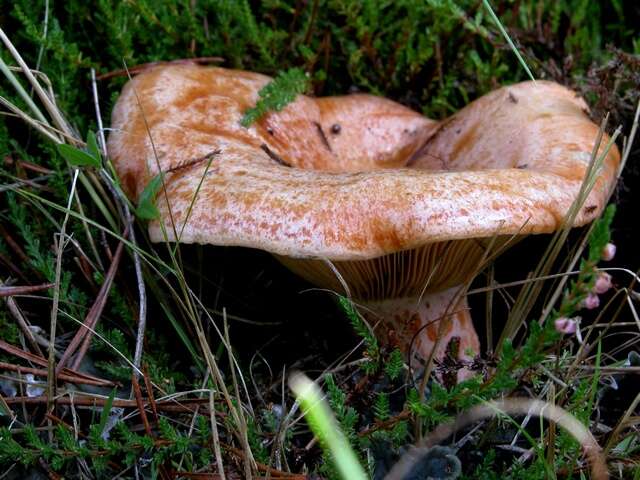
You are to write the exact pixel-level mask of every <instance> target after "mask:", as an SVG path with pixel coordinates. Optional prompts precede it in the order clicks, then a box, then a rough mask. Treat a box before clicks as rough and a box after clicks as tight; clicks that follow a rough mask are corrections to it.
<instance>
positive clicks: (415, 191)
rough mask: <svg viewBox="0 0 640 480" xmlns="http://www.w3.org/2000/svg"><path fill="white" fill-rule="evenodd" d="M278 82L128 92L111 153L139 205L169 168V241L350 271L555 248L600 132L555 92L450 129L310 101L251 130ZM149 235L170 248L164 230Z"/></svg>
mask: <svg viewBox="0 0 640 480" xmlns="http://www.w3.org/2000/svg"><path fill="white" fill-rule="evenodd" d="M267 82H268V77H265V76H263V75H259V74H254V73H248V72H241V71H235V70H226V69H221V68H208V67H200V66H191V65H186V66H185V65H180V66H168V67H160V68H157V69H153V70H151V71H149V72H146V73H143V74H141V75H139V76H137V77H135V78H134V79H133V80H132V81H131V82H129V83H128V84H127V85H126V86H125V88H124V91H123V94H122V95H121V97H120V99H119V100H118V102H117V104H116V107H115V109H114V112H113V122H112V127H113V129H114V131H113V133H112V134H111V135H110V137H109V142H108V143H109V145H108V146H109V153H110V155H111V158H112V160H113V162H114V165H115V167H116V169H117V171H118V173H119V175H120V177H121V179H122V183H123V185H124V187H125V189H126V190H127V192H128V193H129V194H130V195H131V196H133V197H136V196H137V195H139V194H140V192H141V191H142V190H143V189H144V187H145V185H146V184H147V183H148V182H149V180H150V179H151V178H152V177H153V175H155V174H156V173H158V166H160V168H161V169H162V170H163V171H165V172H167V174H166V176H165V182H166V188H167V198H164V194H163V193H161V194H160V195H159V196H158V199H157V205H158V208H159V210H160V213H161V217H160V218H161V221H164V222H165V223H166V225H167V233H168V236H169V240H170V241H174V240H175V238H173V230H172V229H171V228H169V227H170V225H171V222H170V221H169V220H170V216H172V217H173V220H174V222H175V225H176V230H177V231H178V232H180V231H182V232H183V233H182V236H181V237H180V241H181V242H183V243H207V244H215V245H237V246H245V247H252V248H258V249H262V250H266V251H269V252H272V253H275V254H278V255H282V256H288V257H297V258H319V259H323V258H326V259H330V260H335V261H344V260H364V259H372V258H376V257H380V256H383V255H387V254H391V253H395V252H398V251H402V250H409V249H415V248H417V247H420V246H423V245H425V244H430V243H435V242H441V241H451V240H460V239H470V238H486V237H492V236H494V235H515V234H530V233H548V232H552V231H554V230H556V229H557V228H558V227H559V226H560V224H561V222H562V219H563V217H564V216H565V214H566V212H567V210H568V209H569V207H570V206H571V204H572V202H573V201H574V199H575V198H576V195H577V193H578V191H579V189H580V185H581V182H582V179H583V177H584V174H585V171H586V168H587V166H588V163H589V158H590V155H591V151H592V149H593V146H594V142H595V138H596V135H597V132H598V127H597V126H596V125H595V124H594V123H593V122H591V120H590V119H589V117H588V116H587V113H586V105H585V103H584V101H583V100H582V99H580V98H579V97H577V96H576V94H575V93H573V92H572V91H570V90H568V89H566V88H564V87H561V86H559V85H556V84H553V83H549V82H543V81H538V82H537V83H536V84H534V83H532V82H525V83H521V84H517V85H512V86H509V87H504V88H501V89H499V90H497V91H495V92H492V93H490V94H488V95H486V96H484V97H482V98H480V99H479V100H476V101H475V102H472V103H471V104H470V105H469V106H467V107H466V108H464V109H462V110H461V111H459V112H458V113H456V114H454V115H453V116H452V117H449V118H448V119H446V120H444V121H442V122H433V121H431V120H428V119H426V118H424V117H423V116H421V115H419V114H417V113H415V112H413V111H411V110H409V109H407V108H405V107H402V106H400V105H397V104H395V103H393V102H390V101H388V100H385V99H381V98H378V97H373V96H369V95H355V96H345V97H330V98H324V99H317V100H316V99H313V98H310V97H305V96H299V97H298V99H297V100H296V101H295V102H293V103H291V104H289V105H288V106H287V107H285V109H284V110H283V111H281V112H277V113H276V112H272V113H268V114H267V115H265V116H264V117H263V118H262V119H260V120H259V121H258V122H256V123H255V124H254V125H252V126H250V127H249V128H248V129H247V128H244V127H242V126H241V125H240V119H241V118H242V115H243V112H244V111H245V110H246V109H247V108H249V107H250V106H252V105H253V104H255V102H256V101H257V99H258V91H259V89H260V88H261V87H263V86H264V85H265V84H266V83H267ZM334 125H339V131H337V132H336V133H334V131H335V130H338V128H333V126H334ZM147 126H148V129H147ZM212 152H217V153H216V154H213V155H211V154H212ZM358 152H361V153H360V154H358ZM199 159H206V161H198V160H199ZM209 162H210V164H209ZM618 162H619V154H618V152H617V150H616V148H615V147H614V148H613V149H612V150H611V151H610V153H609V155H608V157H607V158H606V160H605V163H604V169H603V172H602V173H601V175H600V177H599V178H598V181H597V182H596V185H595V187H594V189H593V191H592V192H591V194H590V196H589V198H588V199H587V202H586V203H585V207H584V208H583V209H582V210H581V211H580V212H579V214H578V216H577V218H576V222H575V224H576V225H582V224H585V223H587V222H589V221H591V220H592V219H593V218H595V217H596V216H597V215H598V214H599V213H600V211H601V209H602V207H603V203H604V201H605V199H606V197H607V193H608V190H609V187H610V184H611V182H612V181H613V179H614V178H615V170H616V168H617V165H618ZM205 170H206V171H207V172H206V178H204V181H202V177H203V175H204V174H205ZM201 181H202V183H201ZM200 184H201V187H200V189H199V191H198V193H197V195H196V191H197V190H198V185H200ZM194 197H195V200H194ZM192 203H193V205H192ZM594 207H595V208H594ZM189 211H190V213H189V215H187V213H188V212H189ZM187 217H188V218H187ZM185 223H186V225H185ZM149 232H150V235H151V239H152V240H154V241H162V240H163V237H162V233H161V229H160V225H159V223H158V221H155V222H151V224H150V226H149Z"/></svg>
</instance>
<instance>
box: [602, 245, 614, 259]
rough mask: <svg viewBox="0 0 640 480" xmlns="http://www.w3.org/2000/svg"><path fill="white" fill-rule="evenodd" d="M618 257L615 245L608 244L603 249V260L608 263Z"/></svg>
mask: <svg viewBox="0 0 640 480" xmlns="http://www.w3.org/2000/svg"><path fill="white" fill-rule="evenodd" d="M615 256H616V246H615V245H614V244H613V243H607V244H606V245H605V246H604V248H603V249H602V260H604V261H605V262H608V261H609V260H613V257H615Z"/></svg>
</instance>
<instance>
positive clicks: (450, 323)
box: [365, 286, 480, 382]
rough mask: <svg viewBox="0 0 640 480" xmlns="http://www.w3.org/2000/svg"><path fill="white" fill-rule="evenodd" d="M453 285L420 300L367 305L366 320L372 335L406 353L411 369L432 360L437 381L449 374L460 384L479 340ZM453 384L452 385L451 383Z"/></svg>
mask: <svg viewBox="0 0 640 480" xmlns="http://www.w3.org/2000/svg"><path fill="white" fill-rule="evenodd" d="M462 291H463V290H462V288H461V287H460V286H456V287H453V288H449V289H448V290H444V291H441V292H434V293H427V294H424V295H423V296H422V297H420V298H418V297H404V298H393V299H385V300H381V301H374V302H367V303H366V307H367V312H366V313H365V315H366V317H367V319H368V320H369V321H370V322H371V323H372V325H376V323H377V327H376V333H377V334H378V336H379V337H381V338H383V339H384V340H386V341H387V342H389V343H390V344H391V345H395V346H397V347H398V348H400V349H401V350H402V351H403V352H404V353H406V354H409V358H410V359H411V366H412V367H419V366H420V365H421V364H422V363H424V362H425V361H427V360H428V359H429V356H430V355H431V352H432V351H434V348H435V353H434V358H435V360H436V362H437V363H438V364H439V366H440V368H439V371H440V374H441V375H439V376H440V377H441V378H443V379H444V378H445V377H448V376H450V375H453V376H454V378H455V379H456V380H455V381H462V380H464V379H465V378H468V377H469V376H470V374H471V370H470V369H469V366H470V364H471V362H472V361H473V358H474V357H475V356H476V355H477V354H478V353H479V352H480V341H479V340H478V335H477V333H476V331H475V329H474V327H473V322H472V321H471V314H470V313H469V305H468V304H467V297H466V295H461V292H462ZM455 381H454V382H455Z"/></svg>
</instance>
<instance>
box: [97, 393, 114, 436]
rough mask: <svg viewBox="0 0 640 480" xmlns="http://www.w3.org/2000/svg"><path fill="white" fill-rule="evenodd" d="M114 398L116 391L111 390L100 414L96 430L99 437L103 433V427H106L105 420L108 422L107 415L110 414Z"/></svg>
mask: <svg viewBox="0 0 640 480" xmlns="http://www.w3.org/2000/svg"><path fill="white" fill-rule="evenodd" d="M115 397H116V389H115V388H114V389H113V390H111V393H110V394H109V398H107V401H106V402H104V407H103V408H102V412H100V424H99V426H98V430H99V431H100V435H102V433H103V432H104V427H106V426H107V420H109V414H110V413H111V406H112V405H113V399H114V398H115Z"/></svg>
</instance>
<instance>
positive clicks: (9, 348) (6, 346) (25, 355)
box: [0, 340, 114, 386]
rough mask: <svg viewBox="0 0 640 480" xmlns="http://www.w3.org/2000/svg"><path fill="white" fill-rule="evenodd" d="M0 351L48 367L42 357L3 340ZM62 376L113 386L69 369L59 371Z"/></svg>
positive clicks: (0, 342)
mask: <svg viewBox="0 0 640 480" xmlns="http://www.w3.org/2000/svg"><path fill="white" fill-rule="evenodd" d="M0 350H2V351H4V352H6V353H9V354H11V355H13V356H16V357H18V358H21V359H23V360H26V361H28V362H31V363H35V364H36V365H40V366H41V367H46V366H48V363H47V361H46V360H45V359H44V357H41V356H38V355H34V354H33V353H29V352H25V351H24V350H22V349H20V348H18V347H16V346H15V345H11V344H10V343H7V342H5V341H3V340H0ZM61 373H62V374H64V375H68V376H73V377H75V378H78V379H85V380H90V381H94V382H99V383H100V385H104V386H112V385H114V384H113V383H111V382H110V381H109V380H103V379H101V378H98V377H95V376H93V375H89V374H86V373H84V372H77V371H75V370H72V369H70V368H66V367H65V368H63V369H62V371H61ZM75 383H80V382H75Z"/></svg>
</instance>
